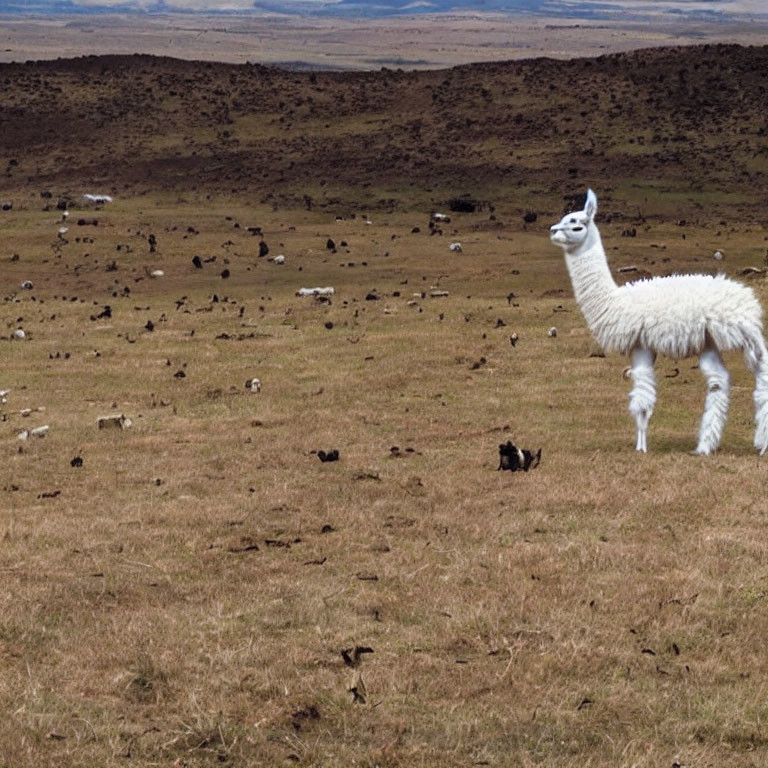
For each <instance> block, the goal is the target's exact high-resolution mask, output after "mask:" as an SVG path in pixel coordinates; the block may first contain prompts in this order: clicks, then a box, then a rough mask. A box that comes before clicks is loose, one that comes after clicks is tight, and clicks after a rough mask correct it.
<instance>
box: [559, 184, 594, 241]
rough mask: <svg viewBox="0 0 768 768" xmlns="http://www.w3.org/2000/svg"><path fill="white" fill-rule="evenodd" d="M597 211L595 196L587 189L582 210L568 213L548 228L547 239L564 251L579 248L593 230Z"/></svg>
mask: <svg viewBox="0 0 768 768" xmlns="http://www.w3.org/2000/svg"><path fill="white" fill-rule="evenodd" d="M596 213H597V196H596V195H595V193H594V192H593V191H592V190H591V189H588V190H587V199H586V202H585V203H584V210H583V211H576V212H574V213H568V214H566V215H565V216H563V218H562V219H560V221H559V222H558V223H557V224H554V225H553V226H552V227H550V228H549V239H550V240H551V241H552V242H553V243H554V244H555V245H559V246H560V247H561V248H562V249H563V250H564V251H565V252H566V253H572V252H573V251H575V250H577V249H578V248H580V247H581V246H582V245H584V243H586V242H587V240H588V239H590V237H591V236H592V234H593V231H594V230H595V224H594V220H595V214H596Z"/></svg>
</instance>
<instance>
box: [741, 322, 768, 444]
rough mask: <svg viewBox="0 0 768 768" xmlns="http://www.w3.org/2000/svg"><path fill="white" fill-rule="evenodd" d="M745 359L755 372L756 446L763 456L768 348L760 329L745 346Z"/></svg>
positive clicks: (767, 423)
mask: <svg viewBox="0 0 768 768" xmlns="http://www.w3.org/2000/svg"><path fill="white" fill-rule="evenodd" d="M744 360H745V362H746V364H747V367H748V368H749V369H750V371H752V373H754V374H755V392H754V395H753V397H754V401H755V424H756V428H755V448H757V450H758V451H760V455H761V456H762V455H763V454H764V453H765V452H766V451H768V350H767V349H766V347H765V341H764V340H763V336H762V333H760V332H759V331H758V332H757V333H756V334H755V336H754V337H753V339H752V340H751V343H750V344H748V345H747V346H746V347H745V348H744Z"/></svg>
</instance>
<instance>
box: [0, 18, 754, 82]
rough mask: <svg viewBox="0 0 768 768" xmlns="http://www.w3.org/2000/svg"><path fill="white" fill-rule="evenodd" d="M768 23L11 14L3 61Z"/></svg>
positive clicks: (481, 49)
mask: <svg viewBox="0 0 768 768" xmlns="http://www.w3.org/2000/svg"><path fill="white" fill-rule="evenodd" d="M767 38H768V20H766V21H759V20H754V21H752V22H750V23H743V22H725V21H720V22H717V23H713V22H711V21H694V20H691V19H690V18H688V17H686V18H685V19H682V18H680V17H670V16H665V17H663V19H661V20H659V19H656V20H649V21H644V22H638V21H635V20H633V19H632V18H631V17H626V18H625V17H621V18H618V19H613V20H607V21H600V20H595V19H592V20H589V19H573V18H563V17H560V18H558V17H555V16H552V17H543V16H534V15H530V14H529V15H520V14H519V15H517V16H511V15H508V14H502V13H482V14H480V13H468V12H464V13H451V14H430V15H426V16H425V15H421V16H387V17H383V18H369V19H360V18H344V17H331V16H322V15H314V16H311V17H307V16H302V15H296V14H294V15H290V16H286V15H280V14H274V13H271V14H270V13H263V14H261V15H258V14H257V15H253V14H251V15H245V16H233V15H229V16H225V15H218V16H211V15H207V16H206V15H201V14H191V15H190V14H186V15H185V14H174V13H167V14H138V13H121V14H117V13H94V14H85V13H79V14H77V13H76V14H72V13H70V14H68V15H67V14H52V15H47V16H34V15H29V14H15V15H7V16H5V17H3V18H2V19H1V20H0V62H3V61H6V62H8V61H28V60H37V59H55V58H59V57H65V58H66V57H74V56H83V55H105V54H110V55H112V54H118V55H121V54H133V53H142V54H152V55H169V56H174V57H176V58H181V59H197V60H205V61H224V62H230V63H233V64H242V63H245V62H252V63H254V62H255V63H261V64H268V65H273V66H281V67H288V68H292V69H317V70H322V69H338V70H346V69H367V70H374V69H380V68H381V67H393V68H402V69H436V68H445V67H450V66H454V65H457V64H468V63H472V62H478V61H496V62H498V61H507V60H510V59H526V58H534V57H536V56H550V57H554V58H573V57H578V56H594V55H599V54H603V53H618V52H622V51H630V50H636V49H638V48H648V47H656V46H670V45H691V44H699V43H702V42H725V43H739V44H742V45H762V44H763V43H764V42H765V40H766V39H767Z"/></svg>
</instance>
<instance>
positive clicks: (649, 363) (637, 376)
mask: <svg viewBox="0 0 768 768" xmlns="http://www.w3.org/2000/svg"><path fill="white" fill-rule="evenodd" d="M654 360H655V356H654V354H653V352H651V351H650V350H648V349H635V350H633V351H632V370H631V371H630V376H631V377H632V381H634V383H635V386H634V387H632V391H631V392H630V393H629V412H630V413H631V414H632V415H633V416H634V417H635V424H637V444H636V445H635V450H636V451H642V452H643V453H648V422H650V420H651V415H652V414H653V406H654V405H655V404H656V377H655V376H654V373H653V363H654Z"/></svg>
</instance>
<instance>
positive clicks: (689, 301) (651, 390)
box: [550, 189, 768, 456]
mask: <svg viewBox="0 0 768 768" xmlns="http://www.w3.org/2000/svg"><path fill="white" fill-rule="evenodd" d="M596 213H597V197H596V196H595V193H594V192H593V191H592V190H591V189H590V190H589V191H588V192H587V200H586V204H585V207H584V210H583V211H579V212H577V213H571V214H568V215H566V216H564V217H563V218H562V219H561V220H560V222H559V223H558V224H555V225H554V226H553V227H551V229H550V238H551V240H552V242H553V243H554V244H555V245H558V246H560V247H561V248H562V249H563V250H564V252H565V262H566V265H567V267H568V272H569V274H570V276H571V282H572V283H573V290H574V294H575V296H576V301H577V303H578V304H579V306H580V307H581V310H582V312H583V313H584V317H585V319H586V321H587V325H588V326H589V329H590V330H591V331H592V334H593V335H594V336H595V338H596V339H597V341H598V343H599V344H600V346H601V347H603V349H604V350H606V351H607V352H619V353H621V354H627V355H630V356H631V359H632V368H631V376H632V379H633V380H634V387H633V389H632V391H631V392H630V395H629V410H630V413H631V414H632V415H633V416H634V418H635V423H636V424H637V444H636V449H637V450H638V451H642V452H644V453H645V452H646V451H647V450H648V445H647V431H648V422H649V421H650V418H651V415H652V413H653V407H654V405H655V403H656V381H655V377H654V372H653V364H654V362H655V359H656V355H657V354H661V355H665V356H667V357H671V358H675V359H681V358H686V357H691V356H693V355H698V357H699V369H700V370H701V372H702V373H703V374H704V376H705V377H706V379H707V397H706V401H705V405H704V415H703V416H702V419H701V425H700V428H699V441H698V445H697V447H696V451H695V453H697V454H710V453H713V452H714V451H715V450H716V449H717V446H718V445H719V444H720V438H721V436H722V433H723V427H724V425H725V419H726V415H727V412H728V403H729V376H728V370H727V369H726V367H725V365H724V364H723V359H722V357H721V352H725V351H728V350H734V349H740V350H741V351H742V352H743V354H744V359H745V361H746V364H747V367H748V368H749V369H750V370H751V371H752V372H753V373H754V374H755V379H756V382H755V391H754V403H755V421H756V424H757V428H756V431H755V439H754V445H755V448H757V449H758V450H759V451H760V455H761V456H762V455H763V454H764V453H765V452H766V450H768V351H767V350H766V347H765V341H764V339H763V331H762V328H763V322H762V308H761V306H760V303H759V302H758V300H757V298H756V297H755V294H754V293H753V291H752V290H751V289H750V288H748V287H747V286H745V285H742V284H741V283H737V282H735V281H733V280H729V279H728V278H726V277H725V276H724V275H718V276H717V277H711V276H709V275H674V276H671V277H656V278H653V279H650V280H639V281H637V282H634V283H627V284H626V285H622V286H617V285H616V283H615V282H614V279H613V277H612V276H611V272H610V269H609V268H608V263H607V261H606V258H605V250H604V249H603V244H602V241H601V239H600V232H599V231H598V229H597V226H595V222H594V218H595V214H596Z"/></svg>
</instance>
